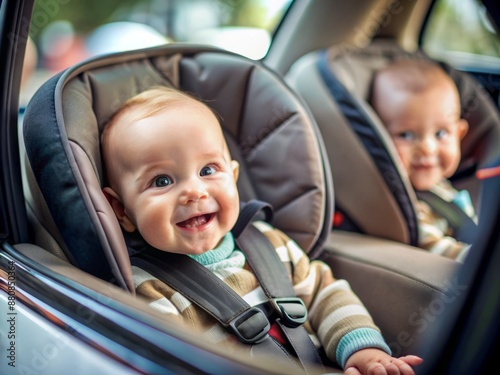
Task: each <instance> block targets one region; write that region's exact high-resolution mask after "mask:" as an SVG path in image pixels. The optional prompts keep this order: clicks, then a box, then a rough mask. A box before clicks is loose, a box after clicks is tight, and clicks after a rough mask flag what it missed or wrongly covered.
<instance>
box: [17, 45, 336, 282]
mask: <svg viewBox="0 0 500 375" xmlns="http://www.w3.org/2000/svg"><path fill="white" fill-rule="evenodd" d="M158 85H165V86H171V87H176V88H179V89H181V90H183V91H186V92H188V93H190V94H192V95H193V96H195V97H197V98H199V99H201V100H203V101H204V102H205V103H206V104H207V105H208V106H210V107H211V108H212V109H213V110H214V111H215V112H217V113H218V114H219V115H220V118H221V119H222V120H221V125H222V127H223V131H224V134H225V136H226V139H227V142H228V146H229V148H230V151H231V153H232V157H233V158H234V159H236V160H238V162H239V163H240V178H239V180H238V189H239V192H240V198H241V200H242V201H248V200H250V199H260V200H263V201H266V202H268V203H270V204H271V205H272V206H273V208H274V221H273V224H274V225H275V226H276V227H277V228H279V229H281V230H283V231H284V232H285V233H287V234H288V235H290V236H291V237H292V238H293V239H295V240H296V241H297V242H298V244H299V245H300V246H301V247H302V248H303V249H304V250H305V251H306V252H309V254H310V255H311V256H314V255H315V254H317V252H319V251H320V249H321V244H322V243H323V242H324V239H325V237H326V236H327V234H328V232H329V223H330V220H329V218H330V217H331V213H332V211H333V202H332V201H333V198H332V194H333V192H332V186H331V180H330V179H331V177H330V174H329V173H330V172H329V167H328V165H327V160H326V157H325V156H324V155H325V151H324V146H323V144H322V141H321V139H320V137H319V136H318V131H317V129H316V124H315V122H314V120H313V119H312V117H311V116H310V114H309V113H308V111H307V110H306V109H305V108H304V107H303V105H302V103H301V102H300V100H299V99H298V98H297V96H296V95H295V94H294V93H293V92H292V91H291V90H290V89H289V88H288V86H286V85H285V84H284V83H283V81H282V80H281V79H280V78H279V77H278V76H277V75H275V74H274V73H272V72H271V71H270V70H268V69H267V68H265V67H264V66H263V65H261V64H260V63H258V62H255V61H252V60H249V59H246V58H244V57H241V56H238V55H235V54H232V53H229V52H226V51H221V50H217V49H213V48H204V47H200V46H192V45H190V46H188V45H167V46H163V47H158V48H150V49H146V50H141V51H132V52H125V53H118V54H113V55H109V56H102V57H99V58H95V59H92V60H89V61H87V62H83V63H80V64H78V65H76V66H74V67H72V68H69V69H68V70H66V71H64V72H63V73H61V74H59V75H57V76H55V77H53V78H52V79H51V80H49V81H48V82H47V83H45V84H44V85H43V86H42V87H41V88H40V89H39V90H38V92H37V93H36V94H35V95H34V97H33V98H32V100H31V101H30V103H29V104H28V107H27V109H26V115H25V120H24V141H25V145H26V153H27V155H28V158H29V162H30V166H31V169H32V171H33V173H34V176H35V179H36V182H37V184H38V186H39V188H40V190H41V192H42V194H43V197H44V199H45V201H46V203H47V207H48V210H49V211H50V214H51V216H52V217H53V219H54V222H55V223H56V226H57V228H58V230H59V232H60V235H61V237H62V239H63V240H64V246H61V247H62V248H63V249H67V253H66V255H67V257H68V259H70V261H71V262H72V263H74V264H75V265H77V266H78V267H79V268H81V269H83V270H84V271H87V272H89V273H91V274H93V275H95V276H98V277H100V278H103V279H105V280H111V279H113V278H114V279H115V282H117V283H118V284H120V285H122V286H123V287H125V288H128V289H129V290H131V291H132V290H133V286H132V282H131V270H130V261H129V259H128V254H127V250H126V247H125V242H124V239H123V235H122V233H121V230H120V227H119V224H118V222H117V220H116V219H115V217H114V214H113V212H112V209H111V207H110V206H109V204H108V202H107V200H106V199H105V197H104V195H103V193H102V191H101V189H102V187H103V186H105V184H106V181H105V177H104V175H103V166H102V163H101V155H100V145H99V139H100V132H101V130H102V127H103V125H104V124H105V123H106V122H107V121H108V119H109V118H110V117H111V115H112V114H113V113H114V112H115V111H116V110H117V109H118V108H119V107H120V106H121V105H122V103H124V102H125V101H126V100H127V99H128V98H130V97H132V96H134V95H135V94H137V93H139V92H142V91H144V90H146V89H148V88H150V87H153V86H158ZM325 163H326V164H325ZM297 172H298V173H297ZM34 188H35V187H34ZM55 237H58V236H55Z"/></svg>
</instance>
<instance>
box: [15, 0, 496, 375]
mask: <svg viewBox="0 0 500 375" xmlns="http://www.w3.org/2000/svg"><path fill="white" fill-rule="evenodd" d="M430 1H431V0H423V1H418V2H417V1H414V2H403V1H391V0H378V1H372V0H360V1H356V2H343V1H339V0H321V1H297V2H296V3H297V4H296V5H294V6H293V7H291V8H290V10H289V11H288V14H287V17H286V18H285V19H284V20H283V21H282V22H281V24H280V25H279V28H278V29H277V31H276V33H275V34H274V36H273V40H274V42H273V45H272V46H271V48H270V49H269V52H268V54H267V55H266V57H265V58H264V59H263V60H262V61H253V60H250V59H247V58H245V57H242V56H240V55H237V54H234V53H231V52H228V51H225V50H222V49H218V48H213V47H208V46H204V45H194V44H177V43H175V44H171V45H165V46H161V47H153V48H147V49H142V50H137V51H128V52H119V53H110V54H104V55H101V56H99V57H95V58H91V59H88V60H86V61H83V62H81V63H78V64H76V65H73V66H71V67H70V68H68V69H66V70H64V71H62V72H61V73H59V74H57V75H55V76H54V77H52V78H51V79H50V80H48V81H47V82H45V83H44V84H43V85H42V86H41V87H40V88H39V89H38V90H37V92H36V93H35V95H34V96H33V98H32V99H31V101H30V103H29V104H28V106H27V108H26V111H25V114H24V116H23V117H22V124H21V126H22V128H21V131H20V136H19V141H20V147H19V148H20V153H21V170H22V179H23V189H24V199H25V204H26V210H27V216H28V218H27V219H28V222H29V238H30V241H29V243H19V244H15V245H14V246H13V247H14V248H15V251H16V252H17V253H18V254H19V255H20V256H21V257H22V259H25V260H26V261H27V262H33V264H34V265H35V269H41V270H44V269H45V270H47V271H48V272H49V273H50V275H52V276H51V277H54V278H57V277H61V279H62V280H65V282H70V283H71V282H72V283H74V284H68V285H73V287H74V288H75V290H78V287H77V286H76V285H78V286H83V287H85V288H86V289H87V290H88V291H90V294H89V295H90V296H91V298H93V299H95V300H97V301H98V302H100V303H101V304H102V305H110V306H115V305H114V304H115V303H118V304H119V305H120V307H116V309H117V311H120V312H121V313H122V314H124V315H127V314H128V316H129V317H131V318H132V319H133V320H134V321H136V322H139V325H140V326H148V327H154V329H155V330H156V331H155V332H156V333H157V334H159V333H163V334H165V333H167V334H169V335H173V336H174V337H177V338H180V339H181V340H185V341H186V342H189V343H194V345H197V346H201V347H203V348H205V349H206V350H209V351H215V352H216V353H217V354H218V355H220V356H221V357H224V358H226V359H227V358H231V356H229V355H228V354H227V353H224V352H222V351H218V349H217V348H213V346H210V345H209V344H207V343H203V342H201V340H199V338H198V337H197V336H196V333H192V332H187V331H185V330H183V329H180V328H179V327H176V326H174V325H172V324H170V323H169V322H168V321H166V320H165V319H163V318H164V317H163V316H162V315H161V314H160V313H158V312H156V311H153V310H151V309H150V308H149V307H148V306H147V304H146V303H145V302H143V301H141V300H139V299H137V298H135V291H134V287H133V282H132V271H131V265H130V259H129V256H128V252H127V244H126V238H125V237H124V235H123V234H122V231H121V229H120V226H119V224H118V221H117V220H116V219H115V216H114V214H113V211H112V209H111V207H110V205H109V204H108V201H107V200H106V198H105V196H104V195H103V193H102V190H101V189H102V188H103V187H104V186H106V180H105V177H104V171H103V165H102V162H101V156H100V145H99V140H100V130H101V129H102V127H103V125H104V124H105V123H106V121H107V120H108V119H109V118H110V116H111V115H112V114H113V112H114V111H115V110H116V109H118V108H119V107H120V105H121V104H122V103H123V102H125V101H126V100H127V99H128V98H130V97H131V96H133V95H135V94H137V93H139V92H141V91H144V90H146V89H148V88H150V87H153V86H157V85H165V86H171V87H176V88H179V89H181V90H183V91H186V92H188V93H191V94H193V95H194V96H196V97H198V98H201V99H202V100H203V101H205V102H206V104H207V105H209V106H210V107H211V108H213V109H214V111H215V112H217V113H218V114H219V115H220V118H221V125H222V127H223V131H224V134H225V136H226V140H227V142H228V145H229V148H230V151H231V154H232V156H233V157H234V158H235V159H236V160H238V162H239V163H240V177H239V180H238V189H239V193H240V198H241V200H242V201H249V200H251V199H259V200H262V201H265V202H268V203H270V204H271V205H272V207H273V210H274V216H273V221H272V224H273V225H274V226H275V227H277V228H279V229H281V230H283V231H284V232H285V233H287V234H288V235H289V236H290V237H291V238H293V239H294V240H295V241H296V242H297V243H298V244H299V245H300V246H301V247H302V249H304V250H305V251H306V252H307V254H308V255H309V257H310V258H311V259H321V260H323V261H324V262H326V263H327V264H328V265H330V267H331V268H332V270H333V273H334V275H335V277H336V278H337V279H345V280H347V281H348V282H349V284H350V285H351V287H352V289H353V290H354V292H355V293H356V294H357V295H358V296H359V297H360V299H361V300H362V301H363V303H364V304H365V305H366V307H367V309H368V311H370V313H371V315H372V316H373V318H374V321H375V323H376V324H377V325H378V326H379V327H380V329H381V331H382V334H383V336H384V338H385V339H386V342H387V343H388V345H389V347H390V348H391V350H392V351H393V355H394V356H401V355H405V354H417V355H419V354H420V353H424V352H425V346H426V343H427V342H428V341H427V340H429V339H433V338H432V336H430V334H431V333H432V332H430V330H427V329H426V327H427V323H429V322H430V319H429V318H428V317H427V316H426V315H425V311H427V310H426V309H428V308H429V306H431V307H432V306H433V303H435V301H446V300H449V299H450V298H452V297H454V293H456V289H454V284H453V283H454V280H456V275H457V272H458V271H459V270H461V265H460V264H459V263H457V262H455V261H453V260H450V259H447V258H444V257H440V256H436V255H433V254H430V253H428V252H427V251H423V250H421V249H419V248H418V247H416V244H417V239H418V229H417V221H416V214H415V209H414V205H415V202H416V199H417V196H416V194H415V192H414V190H413V189H412V187H411V185H410V183H409V181H408V179H407V178H406V177H405V175H404V173H402V170H401V167H400V166H399V164H398V162H397V153H396V152H395V149H394V147H393V146H392V144H391V142H390V140H389V138H388V135H387V133H386V132H385V130H384V128H383V126H382V124H381V123H380V120H379V119H378V118H377V116H376V115H375V113H374V111H373V110H372V109H371V108H370V105H369V103H368V98H369V92H370V83H371V78H372V76H373V73H374V71H375V70H376V69H379V68H380V67H382V66H383V65H385V64H387V63H388V62H389V61H391V60H392V59H396V58H430V57H428V56H427V55H426V54H425V53H424V52H423V51H421V50H420V49H419V48H418V46H417V45H416V41H417V40H418V38H419V36H418V33H419V31H420V30H419V27H420V25H421V23H422V22H423V21H422V20H424V19H425V17H426V12H427V9H428V5H429V3H430ZM341 8H345V9H346V13H349V14H350V17H348V18H347V17H344V14H343V12H339V11H338V9H341ZM347 8H348V10H349V11H347ZM389 20H390V22H389ZM409 20H413V21H412V22H409ZM311 23H314V29H315V30H316V29H318V28H320V29H321V30H323V31H322V33H320V34H318V33H314V34H310V33H312V31H310V30H313V28H312V27H311ZM353 24H355V25H356V27H355V28H353V27H352V25H353ZM321 64H322V65H321ZM443 66H444V67H445V68H446V69H447V71H448V72H449V73H450V74H451V75H452V77H453V78H454V80H455V82H456V83H457V86H458V87H459V89H460V94H461V100H462V107H463V110H464V114H463V115H464V116H467V118H468V121H469V123H470V130H469V133H468V134H467V136H466V138H465V139H464V140H463V150H464V151H463V154H462V162H461V165H460V169H459V171H458V172H457V173H456V175H455V176H454V180H453V182H454V183H456V184H457V186H459V187H460V188H465V189H467V190H469V191H470V192H471V194H472V196H473V198H474V201H475V203H476V207H477V209H478V211H479V212H480V222H481V218H482V216H484V215H486V213H487V211H488V209H491V207H489V208H488V207H483V206H482V202H483V200H485V199H486V198H487V197H488V199H489V198H491V196H492V195H494V191H495V189H496V187H491V186H489V185H487V186H485V181H484V180H479V179H477V178H476V174H475V173H476V171H477V170H479V169H483V168H487V167H488V166H490V165H492V164H495V163H496V162H498V159H499V158H500V155H499V152H500V151H499V147H498V145H499V144H500V128H499V127H500V115H499V111H498V106H497V105H496V104H495V103H494V101H493V100H492V96H491V93H489V92H488V93H486V92H485V91H484V90H483V89H482V87H481V85H480V84H479V83H477V81H475V80H473V79H472V78H471V77H472V74H470V75H469V74H468V73H464V72H462V71H459V70H457V69H454V68H452V67H451V66H450V65H449V64H448V63H447V62H443ZM328 79H334V80H336V82H337V83H338V84H340V86H341V87H342V88H343V91H342V93H341V95H340V96H334V95H333V94H338V91H337V92H333V93H332V91H331V90H330V89H329V86H328ZM283 145H286V146H283ZM284 166H286V167H284ZM486 181H487V183H488V184H489V183H490V180H486ZM23 203H24V202H23ZM484 230H486V227H484ZM481 241H486V239H481ZM481 241H479V240H478V242H477V243H474V244H473V248H474V247H475V246H476V245H477V246H478V248H479V246H481V245H483V244H484V243H483V242H481ZM416 265H418V267H417V266H416ZM37 267H41V268H37ZM99 308H100V307H96V311H97V310H98V309H99ZM82 319H84V316H83V315H82ZM82 322H83V320H82ZM92 324H97V323H96V322H94V321H92ZM130 325H131V326H133V324H132V323H131V324H130ZM134 327H135V326H134ZM122 328H125V330H126V327H122ZM134 329H136V328H134ZM140 329H141V328H140V327H139V328H137V331H134V332H138V331H139V330H140ZM108 334H109V335H110V336H109V338H110V339H115V340H117V341H119V340H120V337H119V333H117V332H108ZM133 339H134V338H133ZM142 339H143V338H141V340H142ZM144 340H153V339H151V338H144ZM151 342H155V345H158V346H159V347H160V346H161V345H162V344H160V343H158V342H156V341H154V340H153V341H151ZM167 344H168V343H165V345H167ZM179 350H180V349H179ZM120 355H123V356H125V357H126V354H120ZM144 355H145V356H147V355H150V353H146V354H144ZM179 355H181V354H179ZM182 355H185V356H188V354H182ZM235 358H236V360H237V361H242V363H247V364H248V365H249V366H257V368H258V370H261V371H264V370H265V371H268V372H269V373H289V372H287V371H288V369H287V368H286V367H283V368H281V367H279V366H277V367H273V364H272V363H265V361H263V363H256V362H257V361H252V360H250V361H249V360H248V359H247V358H240V357H235ZM163 360H164V361H165V363H166V361H168V360H171V358H168V357H165V358H164V359H163ZM189 360H190V359H187V360H186V361H189ZM134 365H135V366H137V367H136V369H140V368H141V363H135V364H134ZM196 365H197V364H193V366H196ZM200 366H201V365H200ZM221 368H222V367H221ZM193 369H194V367H193ZM195 370H199V368H197V369H195ZM336 370H337V369H332V373H334V372H335V371H336ZM193 371H194V370H193ZM241 373H242V374H243V373H245V371H244V370H243V369H241ZM429 373H430V372H429Z"/></svg>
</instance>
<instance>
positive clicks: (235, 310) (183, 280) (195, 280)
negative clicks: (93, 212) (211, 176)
mask: <svg viewBox="0 0 500 375" xmlns="http://www.w3.org/2000/svg"><path fill="white" fill-rule="evenodd" d="M261 211H265V212H266V218H268V219H269V218H270V216H271V215H272V209H271V207H270V206H269V205H268V204H267V203H264V202H261V201H250V202H248V203H247V204H246V205H245V206H243V208H242V210H241V213H240V217H239V219H238V222H237V224H236V225H235V229H233V231H232V232H233V236H234V237H235V242H236V244H237V246H238V248H239V249H240V250H241V251H242V252H243V253H244V254H245V256H246V257H247V261H248V263H249V264H250V266H251V267H252V270H253V272H254V273H255V275H256V277H257V279H258V280H259V283H260V285H261V287H262V289H263V290H264V293H265V294H266V295H267V297H268V299H269V302H270V303H271V305H272V306H273V308H274V310H275V312H276V313H277V315H278V316H279V318H278V319H276V323H277V324H278V325H279V326H280V328H281V329H282V331H283V333H284V334H285V336H286V337H287V339H288V341H289V343H290V344H291V346H292V347H293V349H294V351H295V353H296V355H297V358H298V360H299V362H300V363H301V365H302V367H303V369H304V370H305V372H306V373H310V372H317V371H318V367H320V366H322V361H321V358H320V356H319V353H318V352H317V350H316V348H315V346H314V344H313V342H312V341H311V338H310V337H309V335H308V333H307V331H306V330H305V328H304V327H303V326H302V323H303V322H305V321H306V320H307V309H306V308H305V306H304V304H303V302H302V300H301V299H299V298H298V297H295V294H294V291H293V287H292V285H291V281H290V277H289V276H288V274H287V273H286V270H285V269H284V267H283V264H282V262H281V260H280V259H279V256H278V255H277V253H276V250H275V249H274V247H273V246H272V245H271V243H270V242H269V240H268V239H267V238H266V237H265V236H264V235H263V234H262V233H261V232H260V231H259V230H258V229H256V228H255V227H254V226H253V225H248V224H249V223H250V222H251V221H252V219H253V218H254V217H255V216H256V215H257V214H258V213H259V212H261ZM240 218H241V219H240ZM131 263H132V265H134V266H137V267H140V268H142V269H144V270H146V271H148V272H149V273H151V274H152V275H153V276H155V277H156V278H158V279H159V280H162V281H163V282H165V283H166V284H167V285H169V286H171V287H172V288H173V289H175V290H177V291H178V292H179V293H181V294H182V295H184V296H185V297H186V298H187V299H189V300H190V301H191V302H192V303H194V304H196V305H197V306H199V307H201V308H202V309H203V310H205V311H206V312H207V313H209V314H210V315H211V316H212V317H214V318H215V319H216V320H217V321H218V322H220V323H221V324H222V325H223V326H224V327H226V328H227V329H228V330H229V331H230V332H232V333H233V334H234V335H235V336H236V337H237V338H238V339H239V340H240V341H241V342H243V343H245V344H258V343H261V342H264V341H265V340H271V339H270V338H269V335H268V331H269V329H270V324H269V320H268V319H267V317H266V315H265V314H264V313H263V312H262V310H260V309H259V308H257V307H251V306H250V305H248V304H247V303H246V302H245V301H244V300H243V299H242V298H241V297H240V296H239V295H238V294H237V293H236V292H234V291H233V290H232V289H231V288H230V287H229V286H228V285H227V284H226V283H224V282H223V281H222V280H220V279H219V278H218V277H217V276H215V275H214V274H213V273H212V272H210V271H209V270H208V269H206V268H205V267H204V266H202V265H201V264H199V263H198V262H196V261H195V260H193V259H191V258H190V257H188V256H186V255H183V254H174V253H167V252H164V251H159V250H156V249H153V248H149V247H148V248H147V249H146V250H144V251H142V252H139V253H137V254H134V255H133V256H131Z"/></svg>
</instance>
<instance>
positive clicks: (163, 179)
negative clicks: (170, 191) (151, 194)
mask: <svg viewBox="0 0 500 375" xmlns="http://www.w3.org/2000/svg"><path fill="white" fill-rule="evenodd" d="M171 183H172V179H171V178H170V177H168V176H158V177H156V178H155V179H154V180H153V186H154V187H165V186H168V185H170V184H171Z"/></svg>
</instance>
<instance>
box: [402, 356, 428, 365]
mask: <svg viewBox="0 0 500 375" xmlns="http://www.w3.org/2000/svg"><path fill="white" fill-rule="evenodd" d="M398 359H399V360H401V361H403V362H406V363H408V364H409V365H410V366H418V365H419V364H421V363H422V362H423V361H424V360H423V359H422V358H420V357H417V356H416V355H405V356H404V357H399V358H398Z"/></svg>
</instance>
